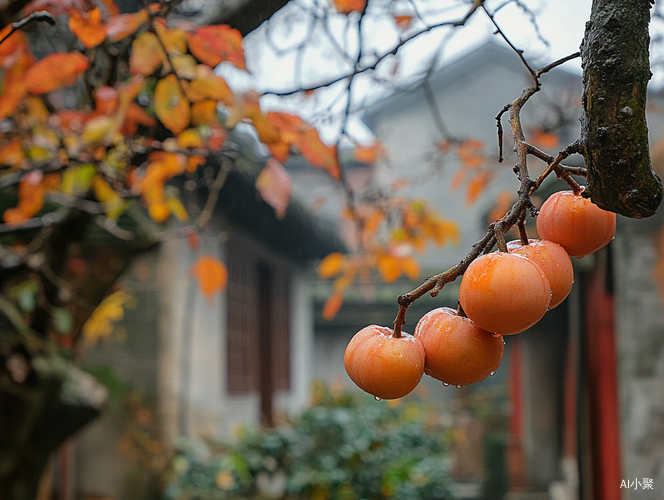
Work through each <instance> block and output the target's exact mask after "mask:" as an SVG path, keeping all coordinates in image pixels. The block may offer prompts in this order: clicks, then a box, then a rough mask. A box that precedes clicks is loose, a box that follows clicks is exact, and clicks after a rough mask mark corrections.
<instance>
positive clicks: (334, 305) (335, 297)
mask: <svg viewBox="0 0 664 500" xmlns="http://www.w3.org/2000/svg"><path fill="white" fill-rule="evenodd" d="M343 303H344V296H343V294H342V293H333V294H331V295H330V296H329V297H328V298H327V300H326V301H325V306H323V318H324V319H326V320H328V321H329V320H331V319H332V318H334V317H335V316H336V315H337V313H338V312H339V309H341V306H342V305H343Z"/></svg>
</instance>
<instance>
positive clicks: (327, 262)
mask: <svg viewBox="0 0 664 500" xmlns="http://www.w3.org/2000/svg"><path fill="white" fill-rule="evenodd" d="M345 262H346V257H345V256H344V255H343V254H342V253H339V252H334V253H331V254H329V255H326V256H325V258H324V259H323V260H321V261H320V264H319V265H318V276H320V277H321V279H328V278H331V277H332V276H336V275H337V274H339V273H340V272H341V269H342V268H343V266H344V263H345Z"/></svg>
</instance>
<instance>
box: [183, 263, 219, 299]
mask: <svg viewBox="0 0 664 500" xmlns="http://www.w3.org/2000/svg"><path fill="white" fill-rule="evenodd" d="M189 273H190V275H191V276H193V277H194V278H196V279H197V280H198V289H199V290H200V291H201V293H202V294H203V296H204V297H205V298H206V299H208V303H210V299H211V298H212V297H213V296H214V295H215V294H217V293H220V292H221V291H223V289H224V288H225V287H226V282H227V281H228V271H227V270H226V266H225V265H224V263H223V262H221V261H220V260H219V259H216V258H214V257H212V256H211V255H202V256H201V257H199V258H198V259H197V260H196V262H194V265H193V266H192V268H191V270H190V271H189Z"/></svg>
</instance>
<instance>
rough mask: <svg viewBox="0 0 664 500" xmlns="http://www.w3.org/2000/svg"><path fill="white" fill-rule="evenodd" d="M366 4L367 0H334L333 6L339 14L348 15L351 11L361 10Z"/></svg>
mask: <svg viewBox="0 0 664 500" xmlns="http://www.w3.org/2000/svg"><path fill="white" fill-rule="evenodd" d="M366 6H367V0H334V7H335V8H336V9H337V12H338V13H339V14H345V15H348V14H350V13H351V12H354V11H358V12H363V11H364V9H365V7H366Z"/></svg>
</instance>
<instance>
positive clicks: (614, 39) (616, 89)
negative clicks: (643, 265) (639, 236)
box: [581, 0, 662, 218]
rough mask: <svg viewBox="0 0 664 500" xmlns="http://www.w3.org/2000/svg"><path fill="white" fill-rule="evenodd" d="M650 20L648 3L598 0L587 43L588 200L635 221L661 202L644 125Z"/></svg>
mask: <svg viewBox="0 0 664 500" xmlns="http://www.w3.org/2000/svg"><path fill="white" fill-rule="evenodd" d="M649 22H650V1H649V0H594V1H593V5H592V12H591V15H590V21H589V22H588V23H587V24H586V32H585V36H584V40H583V42H582V44H581V57H582V66H583V91H584V95H583V109H584V114H583V116H582V118H581V126H582V132H581V133H582V140H583V142H584V145H585V148H584V157H585V161H586V167H587V169H588V191H589V193H590V199H591V200H592V201H593V202H594V203H596V204H597V205H598V206H600V207H601V208H603V209H605V210H610V211H612V212H616V213H618V214H621V215H624V216H626V217H633V218H643V217H650V216H651V215H653V214H654V213H655V211H656V210H657V207H658V206H659V204H660V202H661V200H662V183H661V181H660V179H659V177H658V176H657V174H655V173H654V172H653V170H652V167H651V164H650V152H649V150H648V127H647V125H646V92H647V85H648V80H650V77H651V73H650V64H649V54H648V48H649V47H648V46H649V43H650V36H649V34H648V24H649Z"/></svg>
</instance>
